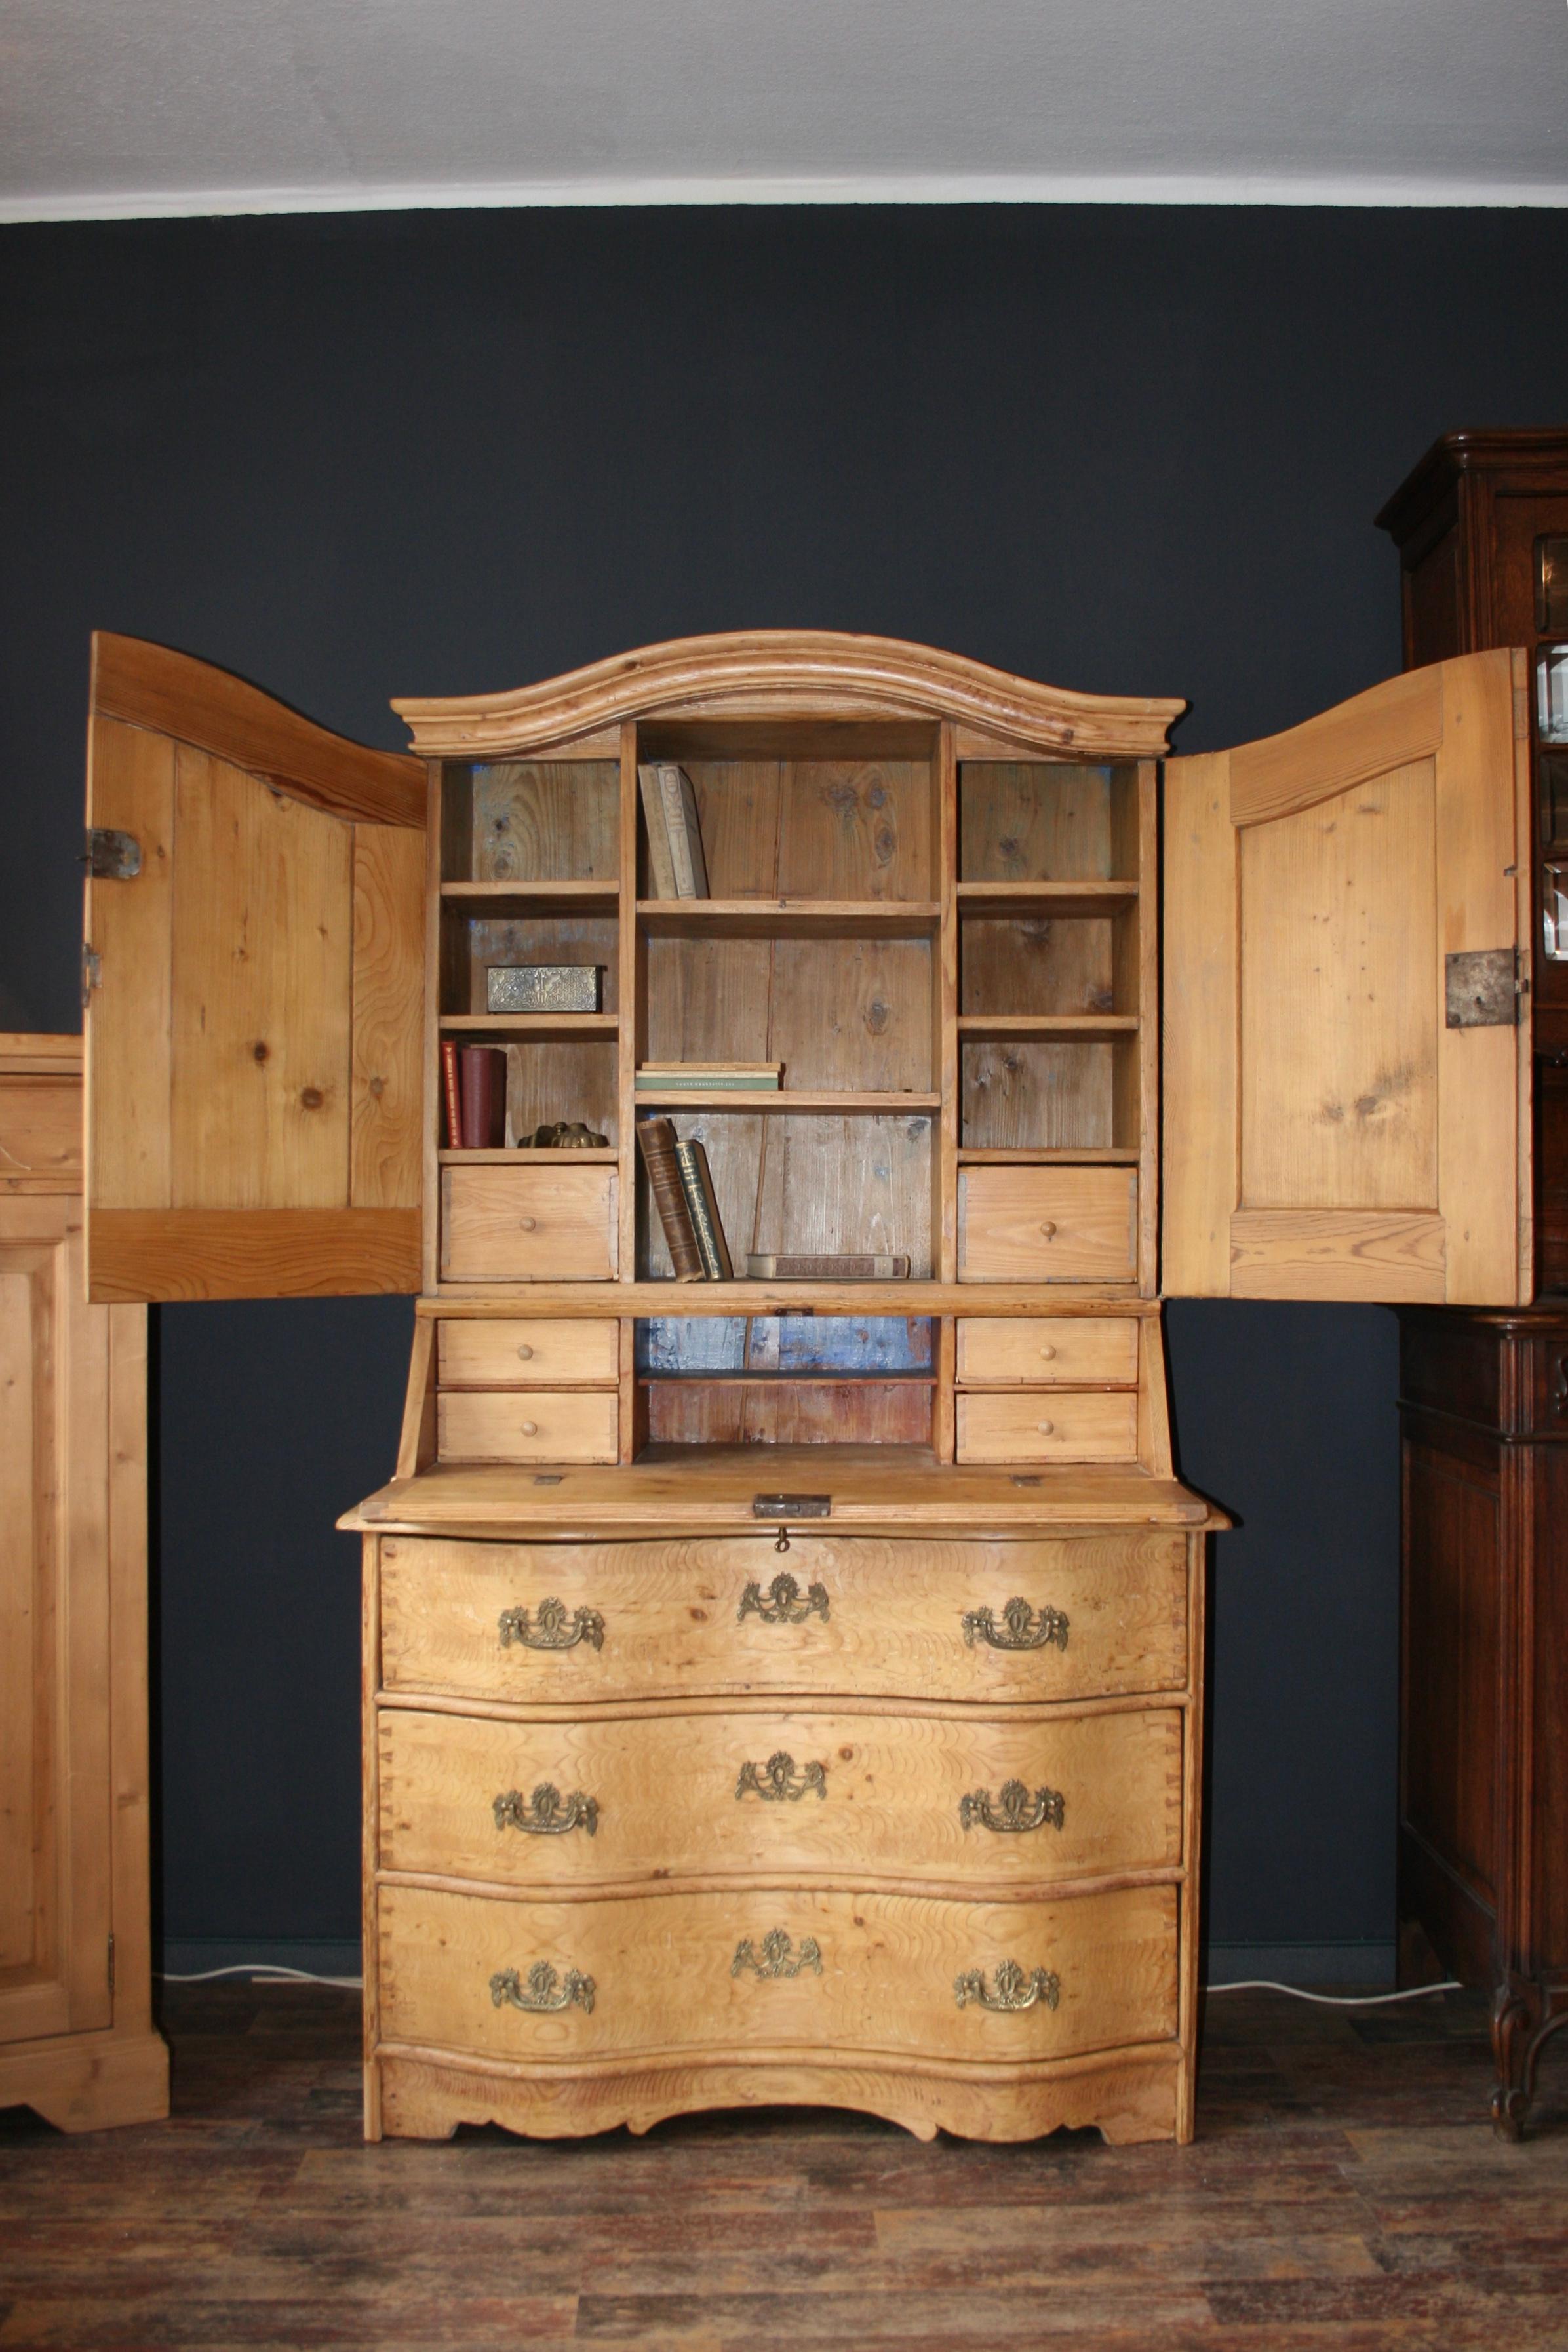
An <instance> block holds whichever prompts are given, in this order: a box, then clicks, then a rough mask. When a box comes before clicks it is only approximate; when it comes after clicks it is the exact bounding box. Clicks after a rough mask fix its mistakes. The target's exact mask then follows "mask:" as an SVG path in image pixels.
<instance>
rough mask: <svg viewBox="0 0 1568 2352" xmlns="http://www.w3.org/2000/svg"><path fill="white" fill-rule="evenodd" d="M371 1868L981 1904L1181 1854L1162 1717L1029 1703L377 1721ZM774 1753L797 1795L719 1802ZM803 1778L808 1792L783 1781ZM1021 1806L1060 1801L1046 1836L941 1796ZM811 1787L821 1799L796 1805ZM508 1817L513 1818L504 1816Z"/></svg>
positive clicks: (1158, 1712) (526, 1880)
mask: <svg viewBox="0 0 1568 2352" xmlns="http://www.w3.org/2000/svg"><path fill="white" fill-rule="evenodd" d="M379 1734H380V1741H381V1761H380V1767H379V1786H380V1791H381V1796H380V1804H381V1812H380V1864H381V1868H382V1869H383V1870H384V1871H388V1872H394V1873H399V1872H402V1873H415V1874H434V1875H437V1876H440V1877H446V1878H467V1879H472V1880H475V1881H484V1882H489V1883H491V1884H493V1885H505V1886H510V1887H516V1888H520V1889H524V1890H534V1891H538V1890H541V1889H552V1890H563V1889H567V1888H572V1887H578V1888H587V1887H591V1886H592V1887H599V1888H607V1887H611V1886H614V1887H616V1888H618V1889H619V1890H620V1891H621V1892H623V1893H627V1892H631V1891H633V1890H635V1889H637V1888H639V1887H640V1888H644V1889H647V1890H648V1891H651V1890H653V1889H654V1888H655V1887H659V1886H662V1885H665V1884H666V1883H667V1882H668V1883H671V1884H676V1885H679V1882H680V1881H682V1880H689V1879H692V1878H699V1879H702V1880H711V1879H713V1878H716V1877H729V1876H731V1874H740V1875H741V1876H742V1877H743V1878H748V1879H750V1880H751V1881H752V1882H753V1883H759V1882H760V1883H762V1884H764V1885H765V1884H766V1883H767V1882H768V1881H769V1879H770V1878H773V1883H774V1884H775V1885H776V1883H777V1881H776V1876H774V1874H777V1873H780V1872H783V1873H784V1874H785V1877H786V1881H787V1884H788V1885H790V1886H791V1887H795V1886H797V1885H802V1886H804V1885H813V1886H832V1885H838V1886H844V1885H849V1886H851V1887H862V1886H864V1887H870V1886H881V1887H888V1886H892V1887H895V1888H898V1887H902V1888H903V1889H904V1890H905V1891H907V1890H908V1887H909V1885H910V1882H911V1881H912V1882H913V1883H914V1884H915V1885H920V1886H921V1887H923V1888H925V1889H929V1890H931V1891H932V1892H935V1891H936V1890H937V1889H938V1888H941V1889H943V1890H944V1891H946V1892H948V1893H950V1894H959V1893H961V1892H963V1891H966V1890H967V1891H970V1892H973V1893H978V1894H984V1893H986V1892H987V1891H988V1890H990V1891H995V1892H1000V1891H1001V1890H1002V1889H1004V1888H1008V1889H1021V1888H1032V1889H1035V1890H1040V1889H1043V1888H1047V1887H1050V1886H1055V1885H1067V1884H1068V1883H1070V1882H1071V1881H1072V1880H1074V1879H1079V1878H1092V1877H1100V1876H1104V1875H1106V1874H1112V1873H1119V1872H1124V1871H1159V1870H1164V1871H1167V1872H1168V1871H1172V1870H1173V1869H1175V1868H1176V1867H1177V1866H1178V1864H1179V1861H1180V1856H1181V1851H1182V1718H1181V1716H1180V1713H1179V1712H1178V1711H1177V1710H1176V1709H1174V1708H1171V1707H1163V1708H1149V1707H1141V1708H1134V1709H1131V1710H1127V1711H1123V1712H1121V1713H1114V1714H1111V1713H1105V1714H1097V1715H1090V1716H1085V1717H1071V1716H1065V1717H1064V1716H1063V1715H1061V1714H1060V1713H1059V1712H1056V1711H1052V1710H1044V1709H1038V1708H1009V1709H1007V1710H1006V1711H1005V1712H1004V1713H1001V1714H993V1715H986V1714H984V1713H983V1712H981V1711H980V1710H978V1709H974V1708H966V1709H964V1710H963V1712H962V1713H952V1714H949V1715H946V1716H941V1715H936V1714H923V1715H919V1716H908V1715H903V1714H900V1713H899V1712H897V1711H896V1710H894V1711H887V1710H884V1711H881V1712H877V1711H873V1709H872V1708H870V1707H867V1706H859V1707H854V1708H850V1707H846V1706H842V1705H841V1706H838V1707H826V1708H823V1709H811V1710H806V1709H798V1710H797V1709H784V1708H777V1707H758V1706H751V1707H748V1708H746V1709H745V1710H744V1711H739V1710H737V1711H736V1712H734V1713H706V1712H705V1713H701V1714H695V1715H675V1714H668V1715H666V1714H658V1715H653V1716H646V1715H637V1714H629V1713H626V1712H616V1713H614V1714H607V1713H606V1714H604V1715H597V1714H590V1713H587V1712H584V1713H583V1714H580V1715H579V1716H578V1717H576V1718H575V1720H574V1721H572V1722H566V1723H527V1722H519V1721H516V1720H511V1721H499V1720H495V1719H488V1720H487V1719H485V1718H483V1717H462V1716H456V1715H448V1714H420V1713H417V1712H416V1711H414V1710H411V1709H407V1708H403V1707H384V1708H383V1709H382V1710H381V1713H380V1717H379ZM780 1754H782V1755H785V1756H787V1757H788V1758H789V1759H792V1761H793V1763H794V1766H795V1771H794V1773H793V1774H792V1775H790V1776H788V1777H787V1778H786V1780H785V1782H784V1785H785V1786H786V1787H794V1788H796V1789H801V1788H804V1789H805V1794H804V1795H802V1796H800V1797H799V1798H798V1800H792V1799H791V1798H789V1797H783V1798H779V1799H776V1800H771V1799H765V1798H764V1796H763V1795H762V1794H761V1793H759V1792H758V1791H757V1790H750V1791H748V1792H747V1793H746V1794H745V1795H743V1796H742V1795H740V1794H738V1793H737V1790H738V1784H739V1782H740V1780H741V1777H742V1772H743V1770H744V1769H745V1768H746V1767H747V1766H748V1765H754V1766H755V1767H756V1768H757V1772H758V1775H759V1778H760V1780H761V1783H762V1787H763V1789H764V1790H765V1789H771V1787H772V1783H771V1782H770V1781H769V1780H768V1779H767V1775H766V1771H765V1766H766V1762H767V1759H769V1758H770V1757H771V1756H774V1755H780ZM807 1765H820V1766H821V1768H822V1769H821V1774H820V1778H819V1780H818V1782H817V1785H816V1788H813V1787H809V1786H807V1785H806V1783H805V1780H803V1778H802V1775H803V1773H804V1771H805V1767H806V1766H807ZM1008 1780H1021V1781H1022V1782H1023V1783H1024V1784H1025V1787H1026V1790H1027V1791H1028V1796H1029V1799H1030V1801H1031V1803H1033V1802H1034V1801H1035V1800H1036V1798H1037V1793H1038V1791H1039V1790H1040V1789H1041V1788H1042V1787H1043V1788H1045V1789H1046V1790H1047V1792H1054V1793H1055V1794H1056V1795H1058V1796H1060V1797H1061V1799H1062V1806H1061V1809H1060V1810H1061V1821H1060V1823H1059V1825H1058V1824H1056V1823H1055V1822H1053V1821H1052V1820H1051V1819H1049V1818H1047V1820H1046V1821H1045V1822H1044V1823H1043V1825H1042V1826H1040V1827H1038V1828H1037V1829H1034V1830H1032V1831H1028V1832H1022V1831H1019V1832H1009V1831H1006V1830H1002V1831H1000V1832H994V1831H992V1830H990V1829H988V1828H986V1827H985V1826H984V1821H983V1820H981V1819H979V1818H976V1819H974V1820H973V1822H972V1825H970V1826H965V1819H964V1815H963V1800H964V1799H966V1798H970V1797H973V1796H975V1795H976V1794H985V1795H987V1796H989V1798H990V1799H991V1800H992V1802H993V1807H995V1806H996V1805H997V1804H998V1803H999V1792H1000V1790H1001V1789H1002V1788H1003V1786H1004V1784H1005V1782H1006V1781H1008ZM545 1782H548V1783H549V1784H550V1786H551V1787H552V1788H553V1789H555V1790H558V1791H560V1792H561V1794H562V1795H563V1796H565V1794H566V1793H567V1792H568V1791H578V1792H581V1793H583V1794H584V1795H585V1796H588V1797H590V1798H592V1800H593V1801H594V1804H595V1828H594V1832H593V1834H592V1836H590V1835H588V1834H587V1833H586V1832H585V1831H584V1829H582V1828H578V1829H576V1830H574V1831H571V1832H566V1833H563V1834H562V1835H560V1836H550V1835H531V1834H529V1833H528V1832H522V1831H519V1830H517V1829H515V1828H511V1827H510V1826H506V1825H504V1824H502V1825H498V1823H497V1822H496V1819H495V1813H494V1803H495V1800H496V1799H497V1798H498V1797H500V1796H504V1795H505V1794H506V1793H507V1792H508V1791H509V1790H517V1791H518V1792H519V1793H520V1795H521V1798H522V1799H523V1800H524V1801H527V1800H529V1799H530V1798H531V1791H532V1790H534V1789H535V1788H536V1787H538V1786H540V1785H541V1784H542V1783H545ZM818 1789H820V1791H821V1793H820V1794H818V1793H817V1790H818ZM527 1817H528V1816H527V1815H526V1814H525V1818H527Z"/></svg>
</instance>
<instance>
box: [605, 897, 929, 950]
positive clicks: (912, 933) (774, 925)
mask: <svg viewBox="0 0 1568 2352" xmlns="http://www.w3.org/2000/svg"><path fill="white" fill-rule="evenodd" d="M941 920H942V908H940V907H939V906H938V905H937V904H936V902H935V900H934V899H897V898H639V899H638V900H637V921H638V923H639V924H640V926H641V927H642V929H643V930H644V931H645V932H647V935H648V936H649V937H650V938H652V939H680V940H701V939H712V940H765V939H785V940H813V939H831V940H860V939H879V940H927V939H930V938H931V936H932V935H933V933H934V932H935V931H936V929H938V927H939V925H940V923H941Z"/></svg>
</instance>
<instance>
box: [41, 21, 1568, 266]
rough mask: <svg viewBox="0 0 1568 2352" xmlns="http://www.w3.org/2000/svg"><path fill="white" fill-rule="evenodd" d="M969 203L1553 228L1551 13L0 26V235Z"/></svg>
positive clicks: (1555, 28) (1558, 43) (1563, 69)
mask: <svg viewBox="0 0 1568 2352" xmlns="http://www.w3.org/2000/svg"><path fill="white" fill-rule="evenodd" d="M994 199H1011V200H1021V201H1031V200H1064V199H1065V200H1082V201H1108V202H1126V201H1140V200H1142V201H1154V202H1173V203H1274V204H1279V203H1284V204H1394V205H1402V204H1461V205H1466V204H1498V205H1519V204H1531V205H1563V204H1568V5H1565V0H1293V5H1292V4H1291V0H962V5H960V0H657V5H656V0H0V219H13V220H17V219H49V218H76V217H83V216H89V217H90V216H100V215H119V214H128V215H133V214H154V213H202V212H215V211H222V212H235V211H238V212H248V211H296V210H304V211H317V210H321V209H328V208H330V209H342V208H346V209H361V208H369V207H376V206H400V207H402V206H415V205H476V204H477V205H494V204H616V203H623V204H660V203H714V202H718V203H733V202H805V203H813V202H823V201H832V200H846V201H862V202H865V201H870V202H877V201H883V202H947V201H965V200H980V201H985V200H994ZM1542 292H1543V295H1544V292H1545V289H1542Z"/></svg>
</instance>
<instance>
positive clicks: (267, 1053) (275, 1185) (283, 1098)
mask: <svg viewBox="0 0 1568 2352" xmlns="http://www.w3.org/2000/svg"><path fill="white" fill-rule="evenodd" d="M425 802H426V789H425V772H424V769H423V767H422V766H421V764H420V763H419V761H416V760H412V759H408V758H406V757H405V756H403V755H402V754H399V753H395V752H387V751H367V750H365V749H364V748H363V746H362V745H360V744H357V743H348V742H345V741H343V740H342V738H341V737H340V736H336V735H330V734H328V733H327V731H326V730H324V729H323V728H320V727H313V726H311V725H310V722H309V721H308V720H307V719H300V717H298V716H297V714H296V713H295V712H293V711H291V710H289V709H286V708H285V707H284V706H283V705H282V704H281V703H278V702H274V701H272V700H271V699H270V698H268V696H267V695H264V694H261V693H259V692H258V690H257V688H254V687H251V686H247V685H245V684H243V683H242V682H241V681H240V680H239V679H237V678H234V677H228V676H227V675H226V673H225V672H224V671H222V670H217V669H212V668H209V667H207V665H206V664H205V663H204V662H198V661H193V660H191V659H189V658H188V657H187V656H185V655H183V654H175V653H169V652H167V651H165V650H164V649H163V647H161V646H151V645H145V644H142V642H140V641H139V640H138V639H136V638H133V637H117V636H107V635H96V636H95V637H94V638H93V642H92V697H91V713H90V718H89V729H88V817H87V821H88V826H89V879H88V885H87V932H86V937H87V946H86V950H85V952H84V972H83V997H84V1001H85V1004H86V1020H85V1028H86V1035H87V1263H88V1295H89V1297H90V1298H93V1299H96V1300H110V1301H112V1300H133V1299H153V1298H272V1297H302V1296H312V1295H314V1296H323V1295H326V1294H330V1293H338V1292H348V1291H389V1290H417V1289H418V1287H419V1195H420V1170H421V1150H420V1140H421V1108H420V1017H421V1008H422V998H423V985H424V969H425V958H424V891H425Z"/></svg>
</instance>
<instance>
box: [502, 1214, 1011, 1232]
mask: <svg viewBox="0 0 1568 2352" xmlns="http://www.w3.org/2000/svg"><path fill="white" fill-rule="evenodd" d="M517 1222H518V1223H519V1224H520V1225H521V1227H522V1230H523V1232H524V1233H525V1234H531V1232H532V1231H533V1229H534V1227H535V1225H536V1224H537V1223H539V1220H538V1218H537V1217H519V1219H518V1221H517ZM1051 1231H1052V1232H1053V1233H1054V1232H1055V1231H1056V1227H1055V1226H1054V1225H1053V1226H1052V1228H1051Z"/></svg>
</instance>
